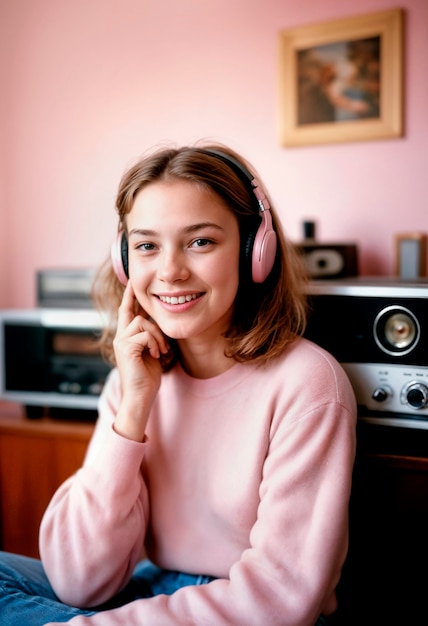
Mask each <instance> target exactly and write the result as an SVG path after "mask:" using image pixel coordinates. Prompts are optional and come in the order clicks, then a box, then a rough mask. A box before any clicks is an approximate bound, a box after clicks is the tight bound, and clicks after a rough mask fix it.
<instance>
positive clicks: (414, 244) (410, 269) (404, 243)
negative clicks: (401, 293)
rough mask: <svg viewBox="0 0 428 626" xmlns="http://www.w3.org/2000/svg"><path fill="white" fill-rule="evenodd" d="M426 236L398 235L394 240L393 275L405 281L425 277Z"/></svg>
mask: <svg viewBox="0 0 428 626" xmlns="http://www.w3.org/2000/svg"><path fill="white" fill-rule="evenodd" d="M426 271H427V236H426V235H425V234H424V233H407V234H405V233H404V234H403V233H400V234H398V235H396V238H395V274H396V276H399V277H400V278H403V279H405V280H413V279H415V278H420V277H421V276H426V275H427V273H426Z"/></svg>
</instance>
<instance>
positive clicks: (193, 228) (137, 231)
mask: <svg viewBox="0 0 428 626" xmlns="http://www.w3.org/2000/svg"><path fill="white" fill-rule="evenodd" d="M204 228H214V229H216V230H221V231H223V230H224V228H223V227H222V226H219V224H216V223H215V222H200V223H198V224H191V225H190V226H186V227H185V228H183V230H182V232H183V233H184V234H187V233H194V232H198V231H200V230H203V229H204ZM132 235H138V236H140V237H141V236H143V237H154V236H156V235H159V233H158V232H157V231H156V230H150V229H145V228H133V229H132V230H130V231H129V233H128V236H129V237H131V236H132Z"/></svg>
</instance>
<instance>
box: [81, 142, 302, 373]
mask: <svg viewBox="0 0 428 626" xmlns="http://www.w3.org/2000/svg"><path fill="white" fill-rule="evenodd" d="M211 150H214V151H220V152H222V153H223V154H224V155H226V156H230V157H232V159H235V160H236V161H238V163H240V164H241V165H242V166H243V167H244V168H246V169H247V170H248V171H249V172H252V173H253V175H254V169H253V168H252V167H250V166H249V164H248V163H247V162H246V161H245V160H244V159H243V158H242V157H241V156H240V155H238V154H237V153H236V152H234V151H232V150H231V149H230V148H228V147H226V146H223V145H218V144H215V145H214V144H207V145H204V146H203V147H199V146H194V147H188V146H186V147H182V148H163V149H160V150H157V151H156V152H154V153H152V154H150V155H149V156H146V157H144V158H143V159H141V160H140V161H138V162H137V163H136V164H135V165H134V166H133V167H131V168H130V169H129V170H128V171H127V172H126V173H125V174H124V176H123V177H122V180H121V182H120V185H119V190H118V194H117V199H116V209H117V212H118V216H119V230H123V231H124V232H125V233H126V232H127V224H126V217H127V215H128V213H129V212H130V211H131V209H132V207H133V204H134V201H135V198H136V196H137V194H138V193H139V191H141V190H142V189H144V187H146V186H147V185H149V184H150V183H152V182H155V181H161V180H186V181H189V182H192V183H194V184H196V185H201V186H203V187H204V188H206V189H209V190H211V191H213V192H214V193H216V194H217V195H218V196H220V197H221V198H222V200H223V201H224V202H225V203H226V205H227V206H228V207H229V209H230V210H231V211H232V212H233V213H234V214H235V215H236V217H237V219H238V224H239V229H240V236H241V261H240V280H239V287H238V292H237V295H236V299H235V309H234V314H233V318H232V321H231V325H230V328H229V330H228V332H227V333H226V337H227V340H228V344H227V354H228V356H230V357H232V358H234V359H235V360H236V361H240V362H245V361H252V362H256V363H263V362H266V361H267V360H270V359H272V358H275V357H277V356H279V355H280V354H281V353H282V352H283V351H284V349H285V347H286V345H287V344H288V343H290V341H292V340H294V339H295V338H296V337H298V336H300V335H302V334H303V332H304V330H305V327H306V315H307V302H306V296H305V290H304V285H305V283H306V281H307V276H306V272H305V269H304V265H303V262H302V258H301V256H300V254H299V253H298V252H297V251H296V249H295V247H294V246H293V245H292V244H291V242H289V241H288V240H287V239H286V237H285V236H284V233H283V231H282V229H281V226H280V224H279V221H278V218H277V217H276V215H275V212H274V210H273V209H272V203H271V202H270V200H269V203H270V204H271V215H272V225H273V228H274V230H275V231H276V234H277V241H278V245H277V251H276V257H275V261H274V265H273V268H272V271H271V273H270V274H269V276H268V278H267V279H266V280H265V281H264V282H263V283H260V284H256V283H253V282H252V280H251V269H250V265H251V262H249V260H248V258H246V256H247V254H248V253H247V252H246V251H245V250H244V248H245V246H246V244H247V241H248V240H249V234H250V233H251V232H253V231H255V230H257V226H258V224H259V223H260V216H259V214H258V205H257V202H256V200H255V196H254V194H253V192H252V190H251V185H250V183H249V181H246V180H244V179H243V176H239V175H238V173H237V171H236V168H233V167H231V166H230V165H229V164H228V163H226V162H224V161H223V160H221V159H219V158H218V157H217V156H215V155H213V154H211V153H210V151H211ZM257 178H258V180H260V178H259V177H257ZM123 289H124V288H123V286H122V285H121V283H120V282H119V280H118V278H117V277H116V275H115V273H114V271H113V268H112V264H111V261H110V258H109V259H107V260H106V261H105V263H104V264H103V265H102V266H101V268H100V270H99V272H98V273H97V276H96V279H95V282H94V288H93V298H94V302H95V304H96V306H97V307H98V308H99V309H100V310H101V311H102V313H103V314H106V313H107V316H108V318H109V319H108V323H107V324H106V326H105V328H104V331H103V334H102V337H101V340H100V342H101V347H102V350H103V354H104V355H105V357H106V358H107V359H108V360H109V361H110V362H111V363H112V364H114V355H113V338H114V335H115V332H116V323H117V312H118V308H119V305H120V302H121V299H122V294H123ZM170 344H171V351H170V354H169V355H168V356H167V358H164V357H162V358H161V360H162V365H163V367H164V370H168V369H169V368H170V367H172V365H173V364H174V362H175V361H176V360H177V358H178V356H179V352H178V347H177V345H176V343H175V342H174V341H170Z"/></svg>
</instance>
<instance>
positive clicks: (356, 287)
mask: <svg viewBox="0 0 428 626" xmlns="http://www.w3.org/2000/svg"><path fill="white" fill-rule="evenodd" d="M309 301H310V304H311V313H310V316H309V321H308V327H307V330H306V336H307V337H308V338H309V339H312V340H313V341H315V342H316V343H318V344H319V345H321V346H322V347H324V348H325V349H326V350H328V351H329V352H330V353H331V354H333V356H335V357H336V359H337V360H338V361H339V362H340V363H341V364H342V366H343V368H344V369H345V371H346V372H347V374H348V377H349V379H350V381H351V383H352V386H353V388H354V391H355V395H356V398H357V403H358V413H359V418H360V419H361V420H363V421H366V422H371V423H375V424H381V425H388V426H404V427H407V428H420V429H428V282H427V279H425V280H423V279H416V280H415V281H412V282H408V281H404V280H401V281H400V280H399V279H396V278H394V279H391V280H388V279H387V278H352V279H351V278H348V279H340V280H339V279H337V280H328V281H313V282H312V283H311V284H310V285H309Z"/></svg>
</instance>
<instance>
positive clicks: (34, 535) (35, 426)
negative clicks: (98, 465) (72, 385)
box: [0, 403, 94, 557]
mask: <svg viewBox="0 0 428 626" xmlns="http://www.w3.org/2000/svg"><path fill="white" fill-rule="evenodd" d="M93 428H94V424H93V423H84V422H83V423H81V422H78V421H74V422H68V421H67V422H64V421H59V420H55V419H51V418H47V417H44V418H41V419H37V420H32V419H28V418H26V417H24V411H23V409H22V408H21V407H19V406H18V405H13V404H6V403H0V548H1V549H2V550H6V551H8V552H17V553H20V554H25V555H28V556H34V557H38V556H39V552H38V530H39V525H40V521H41V519H42V516H43V513H44V511H45V509H46V506H47V504H48V502H49V500H50V499H51V497H52V495H53V493H54V492H55V490H56V489H57V487H59V485H60V484H61V483H62V482H63V481H64V480H65V479H66V478H68V477H69V476H70V475H71V474H73V473H74V472H75V471H76V470H77V469H78V468H79V467H80V465H81V464H82V461H83V457H84V455H85V451H86V448H87V445H88V442H89V439H90V436H91V434H92V431H93Z"/></svg>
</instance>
